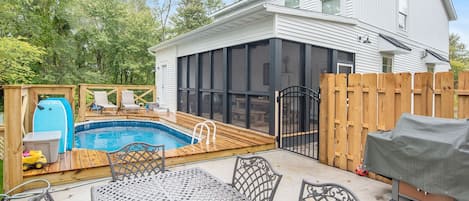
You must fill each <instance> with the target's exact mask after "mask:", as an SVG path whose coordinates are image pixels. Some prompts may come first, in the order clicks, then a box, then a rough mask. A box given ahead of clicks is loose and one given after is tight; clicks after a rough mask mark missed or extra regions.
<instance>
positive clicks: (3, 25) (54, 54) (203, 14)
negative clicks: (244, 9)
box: [0, 0, 223, 84]
mask: <svg viewBox="0 0 469 201" xmlns="http://www.w3.org/2000/svg"><path fill="white" fill-rule="evenodd" d="M148 2H159V3H156V4H153V5H152V4H151V3H148ZM161 2H163V3H161ZM175 2H176V0H151V1H149V0H125V1H123V0H2V3H0V19H2V20H0V38H2V39H4V40H2V41H1V42H2V43H3V45H2V46H1V48H3V49H1V52H0V54H1V55H0V60H1V62H2V63H0V64H1V65H2V66H0V84H1V83H36V84H78V83H110V84H153V83H154V81H155V80H154V71H153V70H154V57H153V56H152V55H151V54H149V53H148V52H147V48H149V47H151V46H153V45H155V44H157V43H159V42H160V41H162V40H164V39H168V38H170V37H168V36H170V35H167V33H173V35H175V34H181V33H185V32H188V31H191V30H193V29H196V28H198V27H200V26H203V25H205V24H208V23H210V21H211V19H210V18H209V17H207V12H213V11H214V10H217V9H219V8H221V7H222V5H223V2H222V0H203V1H202V0H181V1H179V2H180V3H179V6H180V8H177V10H176V13H174V12H173V11H174V8H173V7H172V6H176V5H175ZM148 5H152V6H153V8H150V7H149V6H148ZM173 14H174V15H173ZM171 15H173V16H172V17H171ZM169 19H172V23H173V24H174V27H173V26H171V27H167V26H166V25H167V24H168V22H169V21H170V20H169ZM18 38H20V39H18ZM12 43H14V45H12ZM6 66H8V68H6Z"/></svg>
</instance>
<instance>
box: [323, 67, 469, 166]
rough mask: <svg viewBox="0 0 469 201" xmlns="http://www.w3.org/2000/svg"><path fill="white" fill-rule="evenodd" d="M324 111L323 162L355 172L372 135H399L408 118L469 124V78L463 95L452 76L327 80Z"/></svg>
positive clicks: (463, 77)
mask: <svg viewBox="0 0 469 201" xmlns="http://www.w3.org/2000/svg"><path fill="white" fill-rule="evenodd" d="M455 102H456V103H457V104H456V103H455ZM320 108H321V109H320V138H319V139H320V143H319V145H320V147H319V148H320V151H319V153H320V155H319V160H320V162H321V163H324V164H328V165H330V166H334V167H338V168H340V169H343V170H348V171H354V170H355V168H356V167H357V166H358V165H359V164H360V162H362V160H363V154H364V153H363V152H364V149H365V143H366V137H367V134H368V133H369V132H373V131H377V130H391V129H393V128H394V126H395V124H396V122H397V120H398V119H399V117H400V116H401V114H402V113H405V112H407V113H413V114H417V115H425V116H435V117H445V118H468V117H469V72H462V73H460V74H459V81H458V88H457V89H455V87H454V80H453V73H451V72H443V73H436V74H433V73H415V74H414V75H412V74H410V73H398V74H392V73H386V74H350V75H348V77H347V75H345V74H337V75H335V74H323V75H321V103H320Z"/></svg>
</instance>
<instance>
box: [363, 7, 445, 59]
mask: <svg viewBox="0 0 469 201" xmlns="http://www.w3.org/2000/svg"><path fill="white" fill-rule="evenodd" d="M398 2H399V0H385V1H384V0H355V6H354V7H355V8H356V9H357V10H356V13H357V15H356V17H357V18H358V20H360V21H361V22H364V23H366V24H369V25H372V26H375V27H377V28H380V29H383V30H386V31H388V32H391V33H397V34H399V35H401V36H402V37H404V38H410V39H412V40H414V41H416V42H419V43H423V44H426V45H429V46H431V47H433V48H436V49H438V50H440V51H444V52H446V54H444V55H447V52H448V43H449V42H448V39H449V31H448V30H449V22H448V17H447V14H446V11H445V8H444V6H443V3H442V0H409V16H408V30H407V31H401V30H400V29H399V27H398Z"/></svg>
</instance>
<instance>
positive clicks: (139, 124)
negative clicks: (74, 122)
mask: <svg viewBox="0 0 469 201" xmlns="http://www.w3.org/2000/svg"><path fill="white" fill-rule="evenodd" d="M132 142H145V143H148V144H153V145H159V144H164V145H165V149H166V150H169V149H175V148H178V147H182V146H186V145H188V144H190V143H191V137H190V136H188V135H186V134H184V133H182V132H180V131H177V130H175V129H173V128H170V127H168V126H166V125H164V124H161V123H157V122H146V121H104V122H91V123H85V124H81V125H78V126H76V127H75V147H76V148H85V149H94V150H102V151H115V150H117V149H119V148H121V147H122V146H124V145H126V144H129V143H132Z"/></svg>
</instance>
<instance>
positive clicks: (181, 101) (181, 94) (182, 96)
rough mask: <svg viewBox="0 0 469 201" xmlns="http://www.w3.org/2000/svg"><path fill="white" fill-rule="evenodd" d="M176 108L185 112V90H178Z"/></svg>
mask: <svg viewBox="0 0 469 201" xmlns="http://www.w3.org/2000/svg"><path fill="white" fill-rule="evenodd" d="M178 110H179V111H181V112H187V91H179V103H178Z"/></svg>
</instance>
